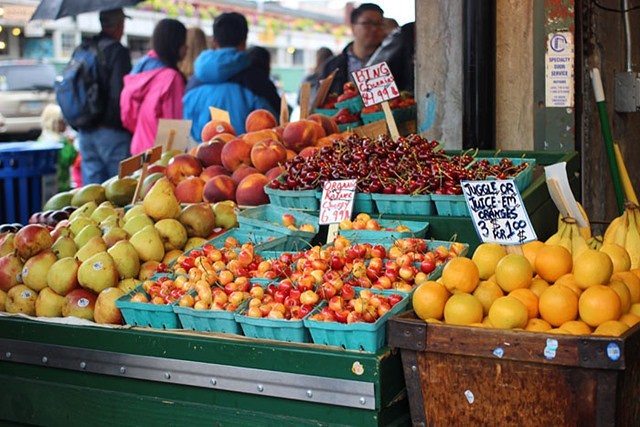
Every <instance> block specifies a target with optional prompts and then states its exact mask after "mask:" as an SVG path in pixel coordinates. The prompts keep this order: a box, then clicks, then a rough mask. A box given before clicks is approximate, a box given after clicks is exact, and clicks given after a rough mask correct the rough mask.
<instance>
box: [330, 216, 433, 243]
mask: <svg viewBox="0 0 640 427" xmlns="http://www.w3.org/2000/svg"><path fill="white" fill-rule="evenodd" d="M377 221H378V223H379V224H380V227H382V228H394V227H396V226H398V225H404V226H406V227H408V228H409V231H395V230H392V231H385V230H339V231H338V233H339V234H341V235H343V236H344V237H346V238H347V239H349V240H351V241H353V242H360V241H363V240H367V241H371V240H374V241H375V240H378V239H384V238H385V237H387V236H388V237H395V238H398V239H399V238H402V237H420V238H424V237H425V236H426V235H427V230H428V229H429V223H428V222H420V221H405V220H399V219H378V220H377Z"/></svg>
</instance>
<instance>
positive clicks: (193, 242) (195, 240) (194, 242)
mask: <svg viewBox="0 0 640 427" xmlns="http://www.w3.org/2000/svg"><path fill="white" fill-rule="evenodd" d="M205 243H207V239H205V238H202V237H190V238H189V240H187V243H185V245H184V251H185V252H186V251H188V250H191V249H195V248H197V247H200V246H202V245H204V244H205Z"/></svg>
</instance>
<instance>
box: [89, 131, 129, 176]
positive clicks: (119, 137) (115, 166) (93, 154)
mask: <svg viewBox="0 0 640 427" xmlns="http://www.w3.org/2000/svg"><path fill="white" fill-rule="evenodd" d="M78 141H79V143H80V155H81V156H82V166H81V167H82V185H87V184H102V183H103V182H105V181H106V180H107V179H109V178H111V177H112V176H114V175H118V172H119V168H120V161H121V160H124V159H126V158H127V157H129V156H130V155H131V154H130V147H131V134H130V133H129V132H127V131H125V130H119V129H110V128H96V129H88V130H81V131H80V132H78Z"/></svg>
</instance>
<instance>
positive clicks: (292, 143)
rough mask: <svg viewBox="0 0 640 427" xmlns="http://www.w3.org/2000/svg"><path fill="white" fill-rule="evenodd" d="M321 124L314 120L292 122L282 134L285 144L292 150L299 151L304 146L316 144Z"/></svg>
mask: <svg viewBox="0 0 640 427" xmlns="http://www.w3.org/2000/svg"><path fill="white" fill-rule="evenodd" d="M319 128H320V126H319V125H318V123H316V122H314V121H312V120H298V121H297V122H291V123H289V124H288V125H287V126H286V127H285V128H284V133H283V134H282V137H283V140H284V145H285V147H287V148H288V149H290V150H293V151H296V152H299V151H300V150H302V149H303V148H304V147H308V146H310V145H315V143H316V140H317V139H318V130H319Z"/></svg>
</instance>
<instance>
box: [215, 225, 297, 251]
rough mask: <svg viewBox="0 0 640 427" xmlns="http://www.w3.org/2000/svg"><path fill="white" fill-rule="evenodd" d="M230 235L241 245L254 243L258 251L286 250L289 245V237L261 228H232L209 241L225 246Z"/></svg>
mask: <svg viewBox="0 0 640 427" xmlns="http://www.w3.org/2000/svg"><path fill="white" fill-rule="evenodd" d="M228 237H233V238H235V239H236V240H237V241H238V243H240V244H241V245H242V244H243V243H248V242H250V243H253V244H254V246H255V249H256V251H258V250H263V251H284V250H286V246H287V238H286V237H283V236H282V234H280V233H276V232H265V231H260V230H241V229H240V228H232V229H230V230H228V231H225V232H224V233H222V234H220V235H218V236H216V237H214V238H213V239H211V240H209V242H208V243H210V244H212V245H213V246H215V247H216V248H223V247H224V242H225V240H226V239H227V238H228Z"/></svg>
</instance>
